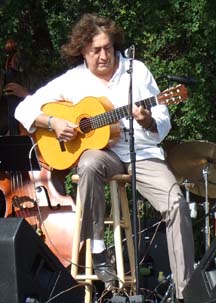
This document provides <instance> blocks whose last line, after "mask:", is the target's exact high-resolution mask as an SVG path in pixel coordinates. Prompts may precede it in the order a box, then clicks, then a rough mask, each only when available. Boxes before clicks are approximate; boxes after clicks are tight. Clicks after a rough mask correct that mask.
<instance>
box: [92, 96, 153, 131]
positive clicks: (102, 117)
mask: <svg viewBox="0 0 216 303" xmlns="http://www.w3.org/2000/svg"><path fill="white" fill-rule="evenodd" d="M135 104H136V105H137V106H143V107H144V108H145V109H148V110H150V109H151V107H153V106H155V105H157V98H156V97H155V96H152V97H150V98H147V99H145V100H141V101H138V102H135ZM128 116H129V108H128V105H124V106H122V107H118V108H116V109H112V110H111V111H108V112H105V113H103V114H99V115H96V116H94V117H92V118H89V122H90V125H88V128H89V127H90V129H97V128H99V127H103V126H105V125H109V124H112V123H115V122H117V121H119V120H120V119H122V118H125V117H126V118H127V117H128Z"/></svg>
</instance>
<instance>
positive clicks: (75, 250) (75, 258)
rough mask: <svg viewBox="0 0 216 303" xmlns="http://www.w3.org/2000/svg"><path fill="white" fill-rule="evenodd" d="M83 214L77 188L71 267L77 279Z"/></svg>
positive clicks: (72, 273)
mask: <svg viewBox="0 0 216 303" xmlns="http://www.w3.org/2000/svg"><path fill="white" fill-rule="evenodd" d="M81 214H82V207H81V201H80V194H79V189H78V188H77V197H76V215H75V226H76V233H74V235H73V244H72V259H71V260H72V265H71V275H72V276H73V277H74V278H76V275H77V273H78V266H77V265H78V263H79V250H80V231H81Z"/></svg>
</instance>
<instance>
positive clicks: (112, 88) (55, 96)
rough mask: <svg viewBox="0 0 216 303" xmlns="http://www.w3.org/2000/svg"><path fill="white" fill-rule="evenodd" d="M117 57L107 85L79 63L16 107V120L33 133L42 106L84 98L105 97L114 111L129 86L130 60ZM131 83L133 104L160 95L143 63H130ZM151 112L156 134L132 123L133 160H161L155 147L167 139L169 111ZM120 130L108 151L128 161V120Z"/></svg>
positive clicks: (159, 107) (161, 108) (124, 99)
mask: <svg viewBox="0 0 216 303" xmlns="http://www.w3.org/2000/svg"><path fill="white" fill-rule="evenodd" d="M118 56H119V66H118V69H117V71H116V72H115V74H114V75H113V77H112V79H111V80H110V81H109V83H108V85H105V84H104V83H103V82H102V81H101V80H100V79H99V78H97V77H96V76H95V75H94V74H92V73H91V71H90V70H89V69H88V68H87V67H86V65H85V64H81V65H79V66H77V67H75V68H72V69H70V70H68V71H67V72H66V73H64V74H63V75H61V76H59V77H57V78H55V79H54V80H52V81H50V82H49V83H48V84H46V85H45V86H43V87H41V88H40V89H38V90H37V91H36V92H35V94H33V95H29V96H27V97H26V98H25V99H24V100H23V101H22V102H21V103H20V104H19V105H18V106H17V108H16V111H15V118H16V119H17V120H18V121H20V122H21V124H23V126H24V127H25V128H26V129H27V130H28V131H29V132H30V133H32V132H34V131H35V128H34V127H33V126H32V124H33V122H34V120H35V119H36V118H37V116H38V115H39V114H41V112H42V111H41V108H42V106H43V105H44V104H46V103H49V102H55V101H60V100H67V101H71V102H73V104H76V103H78V102H79V101H80V100H82V99H83V98H84V97H87V96H94V97H101V96H105V97H106V98H108V99H109V100H110V101H111V102H112V104H113V105H114V107H115V108H118V107H121V106H124V105H127V104H128V100H129V84H130V74H129V73H128V69H129V59H126V58H123V56H122V55H121V54H120V53H118ZM132 83H133V89H132V92H133V97H132V99H133V102H137V101H141V100H144V99H147V98H149V97H151V96H156V95H157V94H158V93H159V89H158V87H157V84H156V82H155V80H154V78H153V76H152V74H151V73H150V71H149V70H148V68H147V67H146V66H145V64H144V63H142V62H140V61H138V60H133V72H132ZM151 112H152V117H153V118H154V119H155V121H156V124H157V129H158V133H153V132H150V131H146V130H145V129H143V128H142V127H141V126H140V125H139V124H138V123H137V122H136V121H135V120H133V127H134V145H135V153H136V160H142V159H147V158H158V159H162V160H163V159H164V153H163V150H162V148H161V147H158V144H159V143H160V142H161V141H162V140H163V139H164V138H165V137H166V135H167V134H168V132H169V130H170V128H171V124H170V117H169V112H168V109H167V107H166V106H165V105H161V104H157V105H156V106H152V107H151ZM120 129H121V133H120V138H119V140H118V142H117V143H116V144H115V145H114V146H113V147H110V149H112V150H113V151H114V152H115V153H116V154H117V155H118V156H119V157H120V159H121V160H122V161H123V162H130V147H129V142H130V140H129V137H128V136H129V132H128V129H129V120H128V119H127V118H123V119H121V120H120ZM125 130H126V131H125Z"/></svg>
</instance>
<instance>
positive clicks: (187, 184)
mask: <svg viewBox="0 0 216 303" xmlns="http://www.w3.org/2000/svg"><path fill="white" fill-rule="evenodd" d="M182 185H183V186H184V188H185V196H186V198H185V200H186V202H187V203H188V206H189V209H190V217H191V218H192V219H196V217H197V203H196V202H194V201H191V199H190V188H191V187H192V186H193V185H194V183H191V182H188V181H187V180H185V181H184V182H183V183H182Z"/></svg>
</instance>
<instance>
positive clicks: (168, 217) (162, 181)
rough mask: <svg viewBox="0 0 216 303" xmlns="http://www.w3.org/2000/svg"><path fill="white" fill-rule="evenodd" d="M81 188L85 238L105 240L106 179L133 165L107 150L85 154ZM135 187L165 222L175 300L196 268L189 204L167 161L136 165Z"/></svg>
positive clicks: (129, 170)
mask: <svg viewBox="0 0 216 303" xmlns="http://www.w3.org/2000/svg"><path fill="white" fill-rule="evenodd" d="M77 172H78V175H79V177H80V181H79V189H80V196H81V201H82V207H83V224H82V230H81V238H82V239H87V238H90V239H103V237H104V214H105V197H104V186H105V184H106V179H107V178H108V177H111V176H113V175H115V174H121V173H126V172H128V173H129V174H131V165H130V164H126V163H122V162H121V161H120V159H119V158H118V156H117V155H115V154H114V153H113V152H112V151H108V150H88V151H85V152H84V153H83V154H82V156H81V158H80V161H79V163H78V167H77ZM136 188H137V190H138V191H139V192H140V194H141V195H142V196H143V197H145V198H146V199H147V200H148V201H149V202H150V203H151V204H152V206H153V207H154V208H155V209H156V210H157V211H159V212H160V213H161V215H162V217H163V219H164V220H165V222H166V236H167V244H168V253H169V260H170V268H171V271H172V273H173V279H174V283H175V287H176V297H177V298H179V299H181V298H182V291H183V289H184V287H185V285H186V283H187V282H188V281H189V279H190V277H191V274H192V271H193V268H194V241H193V231H192V224H191V218H190V212H189V207H188V204H187V202H186V201H185V198H184V196H183V194H182V192H181V189H180V187H179V185H178V184H177V182H176V179H175V177H174V175H173V174H172V172H171V171H170V170H169V168H168V167H167V165H166V162H165V161H162V160H159V159H147V160H142V161H137V162H136Z"/></svg>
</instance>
